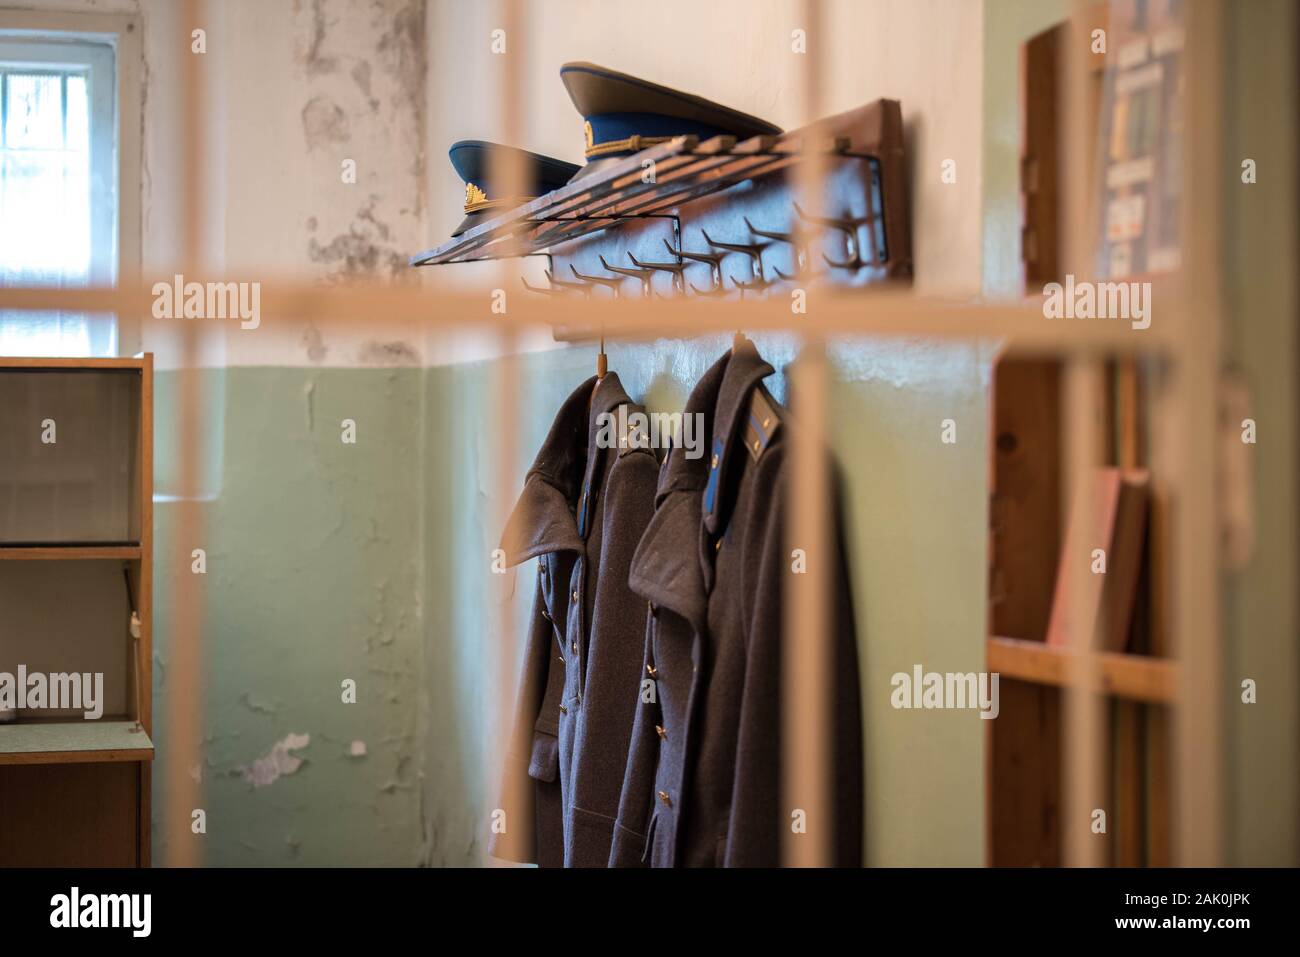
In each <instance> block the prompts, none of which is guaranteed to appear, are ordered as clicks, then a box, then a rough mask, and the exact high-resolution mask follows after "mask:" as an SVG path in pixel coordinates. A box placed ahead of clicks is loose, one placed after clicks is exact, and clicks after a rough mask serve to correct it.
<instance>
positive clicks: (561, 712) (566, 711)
mask: <svg viewBox="0 0 1300 957" xmlns="http://www.w3.org/2000/svg"><path fill="white" fill-rule="evenodd" d="M568 713H569V709H568V708H566V707H565V706H564V705H560V714H568Z"/></svg>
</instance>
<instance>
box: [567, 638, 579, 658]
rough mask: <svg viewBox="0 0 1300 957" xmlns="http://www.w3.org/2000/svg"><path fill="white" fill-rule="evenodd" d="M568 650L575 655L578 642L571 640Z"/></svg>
mask: <svg viewBox="0 0 1300 957" xmlns="http://www.w3.org/2000/svg"><path fill="white" fill-rule="evenodd" d="M569 650H570V651H572V652H573V653H574V654H575V655H576V654H577V653H578V643H577V642H576V641H575V642H573V644H571V645H570V646H569Z"/></svg>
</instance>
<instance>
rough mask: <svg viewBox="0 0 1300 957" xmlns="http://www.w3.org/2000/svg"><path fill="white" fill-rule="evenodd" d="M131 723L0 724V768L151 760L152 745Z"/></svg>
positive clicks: (118, 720)
mask: <svg viewBox="0 0 1300 957" xmlns="http://www.w3.org/2000/svg"><path fill="white" fill-rule="evenodd" d="M134 727H135V722H134V721H127V720H123V719H113V718H108V719H102V720H99V721H86V720H78V719H68V720H64V721H17V722H14V723H13V724H0V765H2V764H79V763H90V762H101V763H102V762H107V761H152V760H153V742H152V741H150V740H149V735H148V734H146V733H145V732H144V731H143V730H141V731H132V730H131V729H132V728H134Z"/></svg>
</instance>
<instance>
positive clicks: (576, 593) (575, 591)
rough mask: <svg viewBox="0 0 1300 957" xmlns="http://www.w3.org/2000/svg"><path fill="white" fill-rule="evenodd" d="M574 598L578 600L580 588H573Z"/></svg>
mask: <svg viewBox="0 0 1300 957" xmlns="http://www.w3.org/2000/svg"><path fill="white" fill-rule="evenodd" d="M573 600H574V601H577V600H578V589H576V588H575V589H574V590H573Z"/></svg>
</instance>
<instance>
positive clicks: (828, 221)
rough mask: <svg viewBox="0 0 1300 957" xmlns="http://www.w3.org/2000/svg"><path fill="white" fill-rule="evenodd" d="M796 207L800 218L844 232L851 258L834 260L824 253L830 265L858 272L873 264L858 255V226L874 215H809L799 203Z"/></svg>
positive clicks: (846, 248)
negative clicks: (839, 217)
mask: <svg viewBox="0 0 1300 957" xmlns="http://www.w3.org/2000/svg"><path fill="white" fill-rule="evenodd" d="M794 209H795V212H796V213H798V214H799V218H800V219H802V220H804V221H805V222H809V223H814V224H816V225H818V226H825V227H827V228H828V229H834V230H837V231H839V232H841V233H843V234H844V248H845V250H846V251H847V252H848V253H849V258H848V259H845V260H834V259H831V257H830V256H827V255H826V254H825V253H822V259H824V260H826V264H827V265H828V266H833V267H835V268H836V269H849V270H852V271H854V272H856V271H857V270H859V269H862V268H863V267H865V266H870V265H871V263H869V262H867V261H866V260H865V259H863V258H862V257H861V256H860V255H858V227H859V226H866V225H868V224H869V223H871V221H872V219H873V218H874V217H872V216H858V217H845V218H843V219H837V218H834V217H830V216H809V215H808V214H807V213H805V212H804V211H803V208H802V207H801V206H800V205H799V204H798V203H795V204H794Z"/></svg>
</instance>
